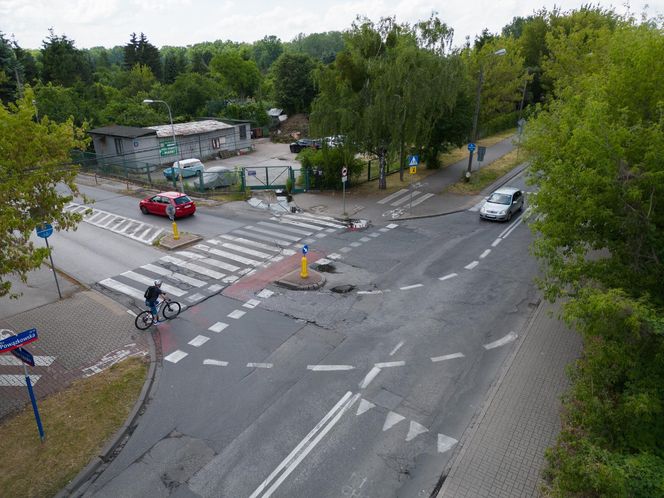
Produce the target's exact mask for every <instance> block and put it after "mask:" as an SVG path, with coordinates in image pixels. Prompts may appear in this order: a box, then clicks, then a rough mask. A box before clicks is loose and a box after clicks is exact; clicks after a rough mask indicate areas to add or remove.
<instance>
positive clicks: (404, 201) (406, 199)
mask: <svg viewBox="0 0 664 498" xmlns="http://www.w3.org/2000/svg"><path fill="white" fill-rule="evenodd" d="M421 193H422V192H420V191H419V190H413V192H412V194H410V195H406V196H404V197H402V198H401V199H399V200H396V201H394V202H390V206H394V207H396V206H400V205H401V204H405V203H406V202H408V200H409V199H412V198H413V197H417V196H418V195H420V194H421Z"/></svg>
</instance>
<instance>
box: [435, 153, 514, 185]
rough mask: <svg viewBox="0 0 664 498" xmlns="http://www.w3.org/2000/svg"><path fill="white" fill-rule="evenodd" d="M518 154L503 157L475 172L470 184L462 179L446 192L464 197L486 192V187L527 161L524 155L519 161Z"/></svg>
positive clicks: (508, 154)
mask: <svg viewBox="0 0 664 498" xmlns="http://www.w3.org/2000/svg"><path fill="white" fill-rule="evenodd" d="M517 154H518V151H517V150H513V151H511V152H508V153H507V154H505V155H504V156H503V157H501V158H499V159H497V160H495V161H494V162H492V163H491V164H489V165H488V166H485V167H483V168H482V169H480V170H479V171H475V172H473V174H472V176H471V177H470V181H469V182H467V181H465V180H464V179H463V178H461V179H459V181H458V182H456V183H454V184H452V185H450V186H449V187H448V188H447V189H445V192H450V193H452V194H462V195H477V194H479V193H480V192H482V190H484V188H485V187H488V186H489V185H491V184H492V183H493V182H495V181H496V180H497V179H498V178H500V177H501V176H503V175H505V174H506V173H507V172H509V171H510V170H512V169H514V168H515V167H516V166H518V165H519V164H521V163H523V162H524V161H525V160H526V158H525V157H524V155H523V154H521V155H520V156H519V158H518V159H517Z"/></svg>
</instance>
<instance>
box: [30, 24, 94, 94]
mask: <svg viewBox="0 0 664 498" xmlns="http://www.w3.org/2000/svg"><path fill="white" fill-rule="evenodd" d="M49 33H50V34H49V36H48V38H46V40H44V42H43V48H42V51H41V63H42V81H43V82H44V83H53V84H54V85H62V86H73V85H74V84H75V83H76V82H79V81H80V82H83V83H90V82H91V81H92V69H91V66H90V61H89V59H88V57H87V55H86V54H85V52H83V51H82V50H78V49H77V48H76V47H75V46H74V40H70V39H69V38H67V36H66V35H62V36H57V35H56V34H55V33H54V32H53V29H49Z"/></svg>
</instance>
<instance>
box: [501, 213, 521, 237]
mask: <svg viewBox="0 0 664 498" xmlns="http://www.w3.org/2000/svg"><path fill="white" fill-rule="evenodd" d="M522 220H523V217H522V216H519V219H517V220H516V221H515V222H514V226H512V227H511V228H510V229H509V230H508V231H507V233H506V234H505V235H503V239H506V238H507V237H509V236H510V234H511V233H512V232H513V231H514V230H516V228H517V227H518V226H519V224H520V223H521V221H522Z"/></svg>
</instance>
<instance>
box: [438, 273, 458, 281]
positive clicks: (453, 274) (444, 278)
mask: <svg viewBox="0 0 664 498" xmlns="http://www.w3.org/2000/svg"><path fill="white" fill-rule="evenodd" d="M457 275H458V274H457V273H448V274H447V275H445V276H444V277H440V278H439V279H438V280H449V279H450V278H454V277H456V276H457Z"/></svg>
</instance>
